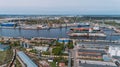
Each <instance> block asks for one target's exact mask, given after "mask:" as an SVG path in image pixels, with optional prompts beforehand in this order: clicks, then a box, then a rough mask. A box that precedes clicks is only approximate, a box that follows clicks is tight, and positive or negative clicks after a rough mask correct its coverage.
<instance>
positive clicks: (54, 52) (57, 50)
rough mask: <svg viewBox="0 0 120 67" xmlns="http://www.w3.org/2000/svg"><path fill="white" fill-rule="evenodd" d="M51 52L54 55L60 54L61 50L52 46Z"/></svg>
mask: <svg viewBox="0 0 120 67" xmlns="http://www.w3.org/2000/svg"><path fill="white" fill-rule="evenodd" d="M52 53H53V54H54V55H61V54H62V50H61V48H60V47H56V48H53V50H52Z"/></svg>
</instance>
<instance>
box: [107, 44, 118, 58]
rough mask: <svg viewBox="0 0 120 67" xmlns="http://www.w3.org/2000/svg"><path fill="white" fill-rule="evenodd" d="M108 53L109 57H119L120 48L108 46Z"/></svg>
mask: <svg viewBox="0 0 120 67" xmlns="http://www.w3.org/2000/svg"><path fill="white" fill-rule="evenodd" d="M108 53H109V54H110V56H120V47H113V46H110V47H109V50H108Z"/></svg>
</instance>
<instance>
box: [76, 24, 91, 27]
mask: <svg viewBox="0 0 120 67" xmlns="http://www.w3.org/2000/svg"><path fill="white" fill-rule="evenodd" d="M78 27H90V24H89V23H80V24H79V25H78Z"/></svg>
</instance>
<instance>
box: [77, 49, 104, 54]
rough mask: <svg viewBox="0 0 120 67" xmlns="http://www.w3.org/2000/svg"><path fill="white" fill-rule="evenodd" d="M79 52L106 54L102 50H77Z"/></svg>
mask: <svg viewBox="0 0 120 67" xmlns="http://www.w3.org/2000/svg"><path fill="white" fill-rule="evenodd" d="M78 51H79V52H95V53H106V52H105V51H104V50H98V49H79V50H78Z"/></svg>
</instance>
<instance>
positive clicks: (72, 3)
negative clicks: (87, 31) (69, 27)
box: [0, 0, 120, 15]
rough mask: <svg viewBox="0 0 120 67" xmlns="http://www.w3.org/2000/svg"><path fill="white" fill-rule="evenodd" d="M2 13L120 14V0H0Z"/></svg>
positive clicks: (0, 12)
mask: <svg viewBox="0 0 120 67" xmlns="http://www.w3.org/2000/svg"><path fill="white" fill-rule="evenodd" d="M0 14H43V15H44V14H76V15H77V14H78V15H114V14H115V15H120V0H0Z"/></svg>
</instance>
